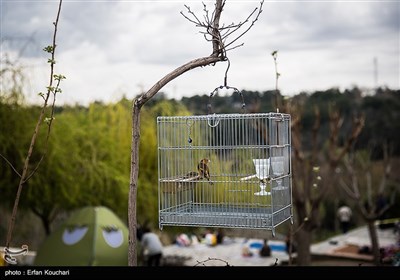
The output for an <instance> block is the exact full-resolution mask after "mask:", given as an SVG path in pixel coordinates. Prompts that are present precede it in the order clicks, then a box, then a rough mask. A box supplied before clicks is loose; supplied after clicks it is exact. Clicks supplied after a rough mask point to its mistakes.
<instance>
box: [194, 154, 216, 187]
mask: <svg viewBox="0 0 400 280" xmlns="http://www.w3.org/2000/svg"><path fill="white" fill-rule="evenodd" d="M209 162H210V160H209V159H208V158H203V159H202V160H200V162H199V164H198V165H197V171H198V172H199V176H200V178H206V179H207V180H208V182H209V183H210V185H213V182H210V168H209V167H208V163H209Z"/></svg>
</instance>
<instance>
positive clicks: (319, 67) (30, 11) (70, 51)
mask: <svg viewBox="0 0 400 280" xmlns="http://www.w3.org/2000/svg"><path fill="white" fill-rule="evenodd" d="M0 1H1V6H0V7H1V56H2V59H3V57H4V55H6V54H7V55H8V56H10V57H12V58H13V59H16V58H17V57H19V60H18V61H19V63H20V64H22V65H23V66H24V67H25V69H26V70H25V71H26V72H25V73H26V76H27V77H28V81H29V86H28V87H27V91H26V95H27V96H28V99H29V100H30V101H33V102H35V101H36V102H39V101H40V98H39V97H38V96H37V92H39V91H44V88H45V87H46V86H47V83H48V72H49V68H48V65H47V63H46V61H47V54H46V53H45V52H43V51H42V49H43V47H45V46H47V45H50V44H51V40H52V32H53V24H52V22H53V21H54V20H55V17H56V12H57V6H58V1H57V0H52V1H37V0H30V1H20V0H0ZM204 3H205V4H206V5H207V7H208V8H209V9H210V10H212V8H213V4H214V1H204ZM185 4H186V5H188V6H190V7H191V9H192V10H193V11H195V12H196V14H197V15H198V17H202V15H203V13H202V8H203V6H202V4H201V1H189V0H186V1H156V0H153V1H134V0H130V1H127V0H125V1H117V0H115V1H91V0H87V1H76V0H74V1H72V0H64V1H63V5H62V11H61V18H60V21H59V27H58V34H57V36H58V39H57V45H58V47H57V53H56V60H57V64H56V65H55V66H56V73H62V74H64V75H65V76H66V77H67V79H66V80H65V81H64V82H63V84H62V89H63V92H62V94H60V95H59V96H58V99H57V103H58V104H65V103H67V104H75V103H80V104H84V105H87V104H88V103H90V102H92V101H94V100H101V101H104V102H115V101H118V100H119V99H120V98H121V97H122V96H123V95H125V96H126V97H128V98H133V97H134V96H135V95H137V94H138V93H139V92H140V91H142V90H147V89H149V88H150V87H151V86H152V85H153V84H154V83H156V82H157V81H158V80H159V79H160V78H162V77H163V76H164V75H166V74H167V73H169V72H170V71H172V70H173V69H175V68H177V67H178V66H180V65H182V64H184V63H186V62H188V61H189V60H192V59H195V58H198V57H203V56H208V55H209V54H210V53H211V50H212V47H211V44H210V43H209V42H206V41H205V40H204V38H203V36H202V35H201V34H199V31H200V29H198V28H196V27H195V26H194V25H193V24H192V23H190V22H189V21H187V20H186V19H185V18H184V17H183V16H182V15H181V14H180V11H186V9H185V7H184V5H185ZM258 6H259V1H235V0H228V1H227V4H226V6H225V9H224V12H223V15H222V18H221V23H226V24H229V23H232V22H234V23H238V22H239V21H243V20H244V19H245V18H246V17H247V16H248V15H249V14H250V13H251V11H252V10H253V9H254V8H256V7H258ZM238 43H244V46H243V47H240V48H237V49H234V50H232V51H231V52H228V56H229V58H230V61H231V67H230V70H229V74H228V85H229V86H233V87H237V88H238V89H241V90H257V91H265V90H271V89H274V88H275V72H274V61H273V58H272V56H271V52H272V51H274V50H278V71H279V72H280V73H281V77H280V79H279V89H280V90H281V92H282V94H283V95H293V94H297V93H299V92H301V91H308V92H311V91H314V90H325V89H328V88H331V87H339V88H340V89H344V88H351V87H352V86H359V87H366V88H372V87H374V86H375V85H376V82H377V84H378V85H379V86H388V87H390V88H393V89H399V87H400V1H265V3H264V6H263V12H262V14H261V15H260V18H259V20H258V21H257V22H256V23H255V25H254V26H253V28H252V29H251V30H250V31H249V32H247V33H246V34H245V35H244V36H243V37H241V38H240V40H239V41H238ZM374 59H375V60H376V62H377V63H376V65H377V67H376V68H375V67H374ZM226 66H227V64H226V63H218V64H216V65H215V66H208V67H205V68H199V69H195V70H192V71H189V72H187V73H185V74H184V75H182V76H180V77H179V78H177V79H175V80H174V81H172V82H171V83H169V84H168V85H167V86H166V87H164V88H163V89H162V91H163V92H165V93H166V94H167V95H168V96H169V97H174V98H176V99H180V98H181V97H182V96H191V95H195V94H209V93H210V92H211V91H212V90H213V89H214V88H216V87H217V86H220V85H221V84H223V78H224V73H225V69H226ZM375 69H376V70H377V73H378V75H377V76H375V75H374V70H375ZM375 77H377V79H376V78H375Z"/></svg>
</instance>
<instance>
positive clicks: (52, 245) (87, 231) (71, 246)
mask: <svg viewBox="0 0 400 280" xmlns="http://www.w3.org/2000/svg"><path fill="white" fill-rule="evenodd" d="M34 264H35V265H39V266H126V265H128V229H127V227H126V226H125V225H124V223H123V222H122V221H121V220H120V219H119V218H118V217H117V216H116V215H115V214H114V213H113V212H112V211H111V210H110V209H108V208H106V207H85V208H82V209H80V210H78V211H76V212H74V213H73V214H72V215H71V217H69V218H68V219H67V220H66V221H65V222H64V224H63V225H62V226H61V227H60V228H59V229H58V230H57V231H54V232H53V233H52V234H50V236H49V237H48V238H47V239H46V240H45V241H44V242H43V244H42V246H41V247H40V248H39V250H38V252H37V255H36V258H35V261H34Z"/></svg>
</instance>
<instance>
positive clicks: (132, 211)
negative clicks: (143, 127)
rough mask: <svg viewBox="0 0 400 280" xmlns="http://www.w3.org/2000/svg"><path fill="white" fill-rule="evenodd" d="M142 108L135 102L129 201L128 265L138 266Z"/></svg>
mask: <svg viewBox="0 0 400 280" xmlns="http://www.w3.org/2000/svg"><path fill="white" fill-rule="evenodd" d="M140 108H141V107H140V106H138V105H137V100H136V99H135V101H134V102H133V113H132V143H131V146H132V151H131V175H130V177H131V178H130V184H129V201H128V221H129V223H128V226H129V240H128V246H129V250H128V265H129V266H137V250H136V249H137V248H136V232H137V220H136V197H137V196H136V193H137V181H138V175H139V142H140Z"/></svg>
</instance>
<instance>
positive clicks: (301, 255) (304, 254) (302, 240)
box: [296, 227, 312, 266]
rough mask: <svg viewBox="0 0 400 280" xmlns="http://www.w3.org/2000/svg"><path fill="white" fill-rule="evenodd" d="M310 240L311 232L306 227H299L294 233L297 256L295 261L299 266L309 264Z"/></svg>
mask: <svg viewBox="0 0 400 280" xmlns="http://www.w3.org/2000/svg"><path fill="white" fill-rule="evenodd" d="M311 240H312V232H311V231H309V230H308V229H307V228H306V227H303V228H300V229H299V231H298V232H297V233H296V243H297V258H296V263H297V265H300V266H308V265H311V252H310V247H311Z"/></svg>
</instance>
